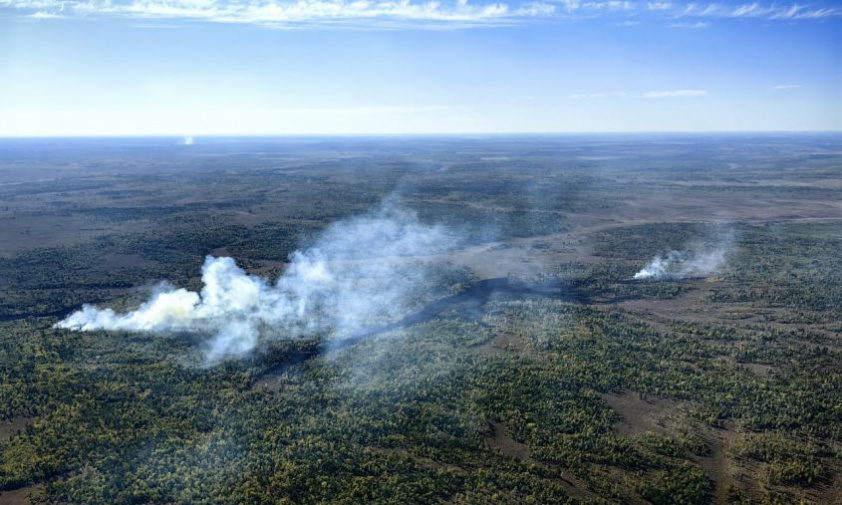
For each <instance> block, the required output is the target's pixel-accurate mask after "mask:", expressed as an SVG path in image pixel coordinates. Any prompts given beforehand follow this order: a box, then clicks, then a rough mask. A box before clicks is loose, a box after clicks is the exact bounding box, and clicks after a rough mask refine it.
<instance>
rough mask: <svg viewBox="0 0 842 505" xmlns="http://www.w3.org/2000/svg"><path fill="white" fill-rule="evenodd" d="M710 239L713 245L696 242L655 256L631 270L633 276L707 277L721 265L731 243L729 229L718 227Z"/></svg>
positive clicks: (655, 277) (728, 253) (718, 269)
mask: <svg viewBox="0 0 842 505" xmlns="http://www.w3.org/2000/svg"><path fill="white" fill-rule="evenodd" d="M713 242H714V244H713V245H710V244H708V245H696V246H691V247H689V248H687V249H686V250H683V251H675V250H673V251H669V252H668V253H666V254H663V255H660V256H656V257H655V258H653V259H652V261H650V262H649V264H648V265H646V266H645V267H643V268H642V269H641V270H640V271H639V272H637V273H636V274H634V278H635V279H638V280H641V279H654V280H662V279H687V278H692V277H707V276H709V275H712V274H715V273H717V272H720V271H721V270H722V269H723V268H725V265H726V263H727V261H728V257H729V255H730V252H731V249H732V246H733V243H734V235H733V232H732V231H722V230H718V231H717V232H716V233H715V239H714V240H713Z"/></svg>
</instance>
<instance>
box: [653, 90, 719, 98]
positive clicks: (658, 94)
mask: <svg viewBox="0 0 842 505" xmlns="http://www.w3.org/2000/svg"><path fill="white" fill-rule="evenodd" d="M707 94H708V92H707V90H704V89H675V90H670V91H648V92H646V93H643V95H641V96H643V98H672V97H688V96H705V95H707Z"/></svg>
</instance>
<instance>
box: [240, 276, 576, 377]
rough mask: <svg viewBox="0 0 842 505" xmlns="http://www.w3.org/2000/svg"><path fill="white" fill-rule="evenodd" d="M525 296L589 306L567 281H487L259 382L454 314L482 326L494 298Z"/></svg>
mask: <svg viewBox="0 0 842 505" xmlns="http://www.w3.org/2000/svg"><path fill="white" fill-rule="evenodd" d="M524 296H535V297H540V298H548V299H553V300H562V301H566V302H570V303H577V304H584V303H587V299H586V298H585V297H583V296H582V295H580V294H579V293H577V292H576V291H575V290H574V289H571V288H570V286H568V285H567V284H566V283H564V282H563V281H561V280H557V279H553V280H549V281H545V282H540V283H527V282H523V281H519V280H512V279H509V278H507V277H498V278H494V279H485V280H481V281H478V282H476V283H474V284H473V285H471V286H470V287H468V288H466V289H464V290H462V291H460V292H458V293H456V294H454V295H451V296H448V297H445V298H440V299H438V300H434V301H432V302H430V303H428V304H426V305H425V306H424V307H422V308H421V309H420V310H418V311H416V312H413V313H411V314H409V315H407V316H405V317H404V318H402V319H400V320H398V321H395V322H393V323H389V324H383V325H379V326H373V327H371V328H367V329H365V330H362V331H359V332H357V333H355V334H353V335H351V336H348V337H345V338H340V339H336V340H331V341H329V342H323V343H322V344H320V345H318V346H314V347H311V348H307V349H302V350H296V351H293V352H292V353H290V354H289V355H288V357H287V359H285V360H284V361H283V362H282V363H278V364H276V365H275V366H272V367H271V368H269V369H268V370H266V371H265V372H263V373H262V374H260V375H258V376H256V377H255V380H260V379H261V378H264V377H267V376H273V375H279V374H281V373H283V372H284V371H286V370H287V369H289V368H290V367H293V366H295V365H298V364H300V363H302V362H304V361H307V360H309V359H311V358H315V357H318V356H322V355H327V354H330V353H333V352H337V351H340V350H342V349H346V348H349V347H352V346H354V345H356V344H358V343H360V342H362V341H364V340H366V339H369V338H373V337H376V336H378V335H381V334H384V333H389V332H392V331H397V330H401V329H404V328H409V327H411V326H415V325H417V324H422V323H425V322H427V321H430V320H432V319H435V318H437V317H439V316H442V315H445V314H448V315H451V314H452V315H453V316H454V317H457V318H460V319H464V320H467V321H471V322H480V323H481V322H482V317H483V316H484V315H485V311H484V309H483V307H484V306H485V305H486V304H487V303H488V302H489V301H491V300H492V299H497V298H507V297H524Z"/></svg>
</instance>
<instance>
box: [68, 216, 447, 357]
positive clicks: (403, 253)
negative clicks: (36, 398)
mask: <svg viewBox="0 0 842 505" xmlns="http://www.w3.org/2000/svg"><path fill="white" fill-rule="evenodd" d="M453 245H454V244H453V240H452V236H451V234H449V233H448V232H447V231H446V230H445V229H444V228H442V227H440V226H428V225H425V224H422V223H421V222H419V221H418V219H417V217H416V215H415V214H414V213H412V212H409V211H406V210H402V209H399V208H397V207H396V206H395V205H393V204H391V203H386V204H384V206H383V207H382V208H381V209H380V210H378V211H377V212H374V213H373V214H371V215H368V216H362V217H356V218H352V219H349V220H346V221H341V222H338V223H336V224H334V225H332V226H331V227H330V228H328V230H326V232H325V233H324V234H323V235H322V236H321V237H320V238H319V239H318V240H317V242H316V243H315V244H314V246H313V247H311V248H309V249H307V250H303V251H296V252H295V253H293V254H292V255H291V256H290V264H289V266H288V268H287V269H286V271H285V272H284V274H283V275H282V276H281V277H280V278H279V279H278V280H277V281H276V282H274V283H272V282H270V281H269V280H267V279H265V278H262V277H259V276H252V275H248V274H246V273H245V272H244V271H243V270H242V269H241V268H239V267H238V266H237V265H236V263H235V262H234V260H233V259H232V258H226V257H223V258H215V257H212V256H208V257H207V258H206V259H205V263H204V266H203V267H202V282H203V283H204V287H203V288H202V290H201V292H200V293H195V292H192V291H188V290H186V289H177V288H175V287H173V286H170V285H167V284H164V285H161V286H159V288H158V289H157V290H156V291H155V292H153V294H152V296H151V297H150V299H149V300H148V301H147V302H145V303H143V304H142V305H141V306H140V307H138V308H137V309H136V310H134V311H131V312H128V313H123V314H118V313H116V312H115V311H113V310H112V309H100V308H97V307H94V306H91V305H85V306H83V308H82V310H80V311H78V312H75V313H73V314H71V315H70V316H68V317H67V318H66V319H64V320H63V321H61V322H59V323H57V324H56V327H57V328H64V329H70V330H77V331H93V330H123V331H137V332H153V333H169V332H179V331H186V332H207V333H209V334H210V333H212V334H213V335H214V336H213V337H212V338H211V340H210V342H209V346H208V349H207V359H208V360H209V361H210V362H214V361H217V360H219V359H222V358H225V357H227V356H238V355H243V354H245V353H248V352H250V351H251V350H253V349H254V348H255V346H256V345H257V343H258V340H259V339H260V337H261V333H262V330H264V329H270V328H271V329H272V333H273V334H274V335H278V334H280V335H283V336H285V337H286V338H295V337H296V336H304V335H319V336H325V337H332V338H343V337H349V336H353V335H354V334H355V333H356V332H359V331H361V330H362V329H364V328H367V327H369V326H370V325H373V324H382V323H383V322H387V321H394V320H395V319H397V318H399V317H401V316H403V315H405V313H406V311H407V310H408V307H407V305H408V304H409V300H410V299H411V297H412V296H413V293H415V292H416V291H417V289H418V288H419V287H421V286H422V285H423V284H424V281H425V277H426V273H427V269H428V268H429V263H428V262H426V261H424V260H423V257H424V256H425V255H430V254H434V253H442V252H444V251H446V250H448V249H450V248H451V247H452V246H453ZM282 338H283V337H282Z"/></svg>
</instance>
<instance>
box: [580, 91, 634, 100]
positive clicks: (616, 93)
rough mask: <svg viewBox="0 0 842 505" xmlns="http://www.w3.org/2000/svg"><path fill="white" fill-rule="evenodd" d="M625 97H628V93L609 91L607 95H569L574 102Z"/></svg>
mask: <svg viewBox="0 0 842 505" xmlns="http://www.w3.org/2000/svg"><path fill="white" fill-rule="evenodd" d="M626 95H628V93H626V92H625V91H609V92H607V93H576V94H573V95H570V98H572V99H574V100H589V99H592V98H610V97H618V96H626Z"/></svg>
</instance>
